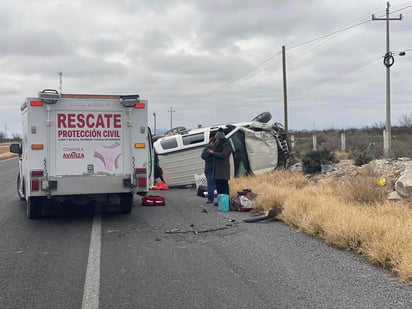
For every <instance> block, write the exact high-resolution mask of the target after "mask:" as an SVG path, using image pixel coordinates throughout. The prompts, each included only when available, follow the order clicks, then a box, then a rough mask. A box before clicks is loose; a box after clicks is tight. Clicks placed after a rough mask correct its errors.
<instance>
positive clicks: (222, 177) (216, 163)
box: [208, 128, 232, 194]
mask: <svg viewBox="0 0 412 309" xmlns="http://www.w3.org/2000/svg"><path fill="white" fill-rule="evenodd" d="M215 138H216V144H215V147H214V149H210V150H208V152H209V153H210V154H211V155H212V156H213V178H214V179H215V183H216V190H217V194H229V179H230V161H229V159H230V155H231V153H232V150H231V148H230V145H229V141H228V140H227V138H226V137H225V133H224V132H223V129H222V128H219V130H218V131H217V133H216V135H215Z"/></svg>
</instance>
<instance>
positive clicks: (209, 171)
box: [200, 137, 216, 204]
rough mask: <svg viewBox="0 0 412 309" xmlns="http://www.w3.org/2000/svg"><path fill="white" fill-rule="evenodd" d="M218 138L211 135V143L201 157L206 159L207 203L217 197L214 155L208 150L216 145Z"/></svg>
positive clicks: (204, 149)
mask: <svg viewBox="0 0 412 309" xmlns="http://www.w3.org/2000/svg"><path fill="white" fill-rule="evenodd" d="M215 143H216V139H215V138H214V137H211V138H210V139H209V143H208V144H207V145H206V146H205V148H203V151H202V154H201V155H200V157H201V158H202V159H203V160H204V161H205V170H204V171H205V176H206V182H207V202H206V203H207V204H211V203H213V199H214V198H215V188H216V184H215V179H214V178H213V155H212V154H210V153H209V152H208V151H209V150H211V149H213V148H214V147H215Z"/></svg>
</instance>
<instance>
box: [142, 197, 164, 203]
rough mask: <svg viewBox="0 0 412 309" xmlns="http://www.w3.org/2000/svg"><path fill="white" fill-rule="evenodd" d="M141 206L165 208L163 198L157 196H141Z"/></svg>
mask: <svg viewBox="0 0 412 309" xmlns="http://www.w3.org/2000/svg"><path fill="white" fill-rule="evenodd" d="M142 205H143V206H165V205H166V203H165V198H164V197H163V196H157V195H146V196H142Z"/></svg>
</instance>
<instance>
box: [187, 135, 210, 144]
mask: <svg viewBox="0 0 412 309" xmlns="http://www.w3.org/2000/svg"><path fill="white" fill-rule="evenodd" d="M182 138H183V145H192V144H197V143H203V142H204V141H205V135H204V133H199V134H193V135H184V136H183V137H182Z"/></svg>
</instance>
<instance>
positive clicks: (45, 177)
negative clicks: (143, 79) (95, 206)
mask: <svg viewBox="0 0 412 309" xmlns="http://www.w3.org/2000/svg"><path fill="white" fill-rule="evenodd" d="M147 110H148V106H147V101H146V100H141V99H140V98H139V95H86V94H59V93H58V92H57V91H56V90H52V89H45V90H43V91H41V92H39V94H38V97H29V98H27V99H26V100H25V102H24V103H23V105H22V106H21V113H22V135H23V138H22V143H21V144H12V145H11V146H10V151H11V152H13V153H18V154H19V156H20V160H19V174H18V177H17V191H18V195H19V197H20V199H22V200H25V201H26V203H27V216H28V217H29V218H30V219H33V218H38V217H41V215H42V204H44V203H45V202H46V201H48V200H51V199H53V200H57V201H59V202H73V203H78V204H84V203H88V202H90V201H93V200H97V201H102V202H107V203H114V204H118V205H119V207H120V211H121V212H122V213H130V212H131V210H132V206H133V197H134V195H135V194H136V193H137V194H139V195H145V194H146V193H147V192H148V188H149V186H150V185H151V182H152V181H153V169H152V166H153V164H152V163H153V159H152V158H153V148H152V142H151V134H150V131H149V129H148V118H147V117H148V116H147V115H148V111H147Z"/></svg>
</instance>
